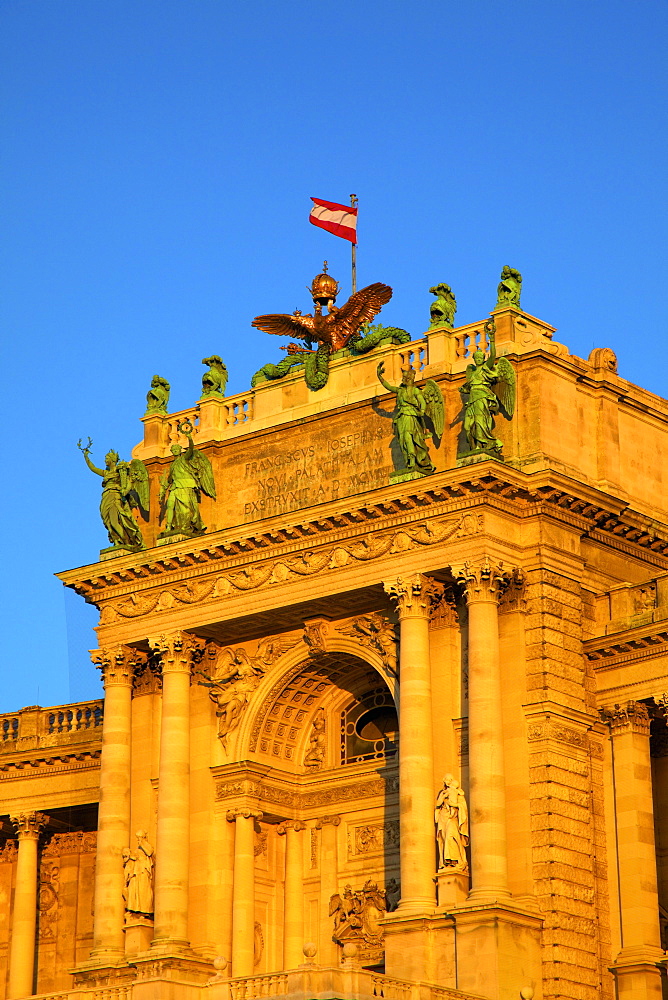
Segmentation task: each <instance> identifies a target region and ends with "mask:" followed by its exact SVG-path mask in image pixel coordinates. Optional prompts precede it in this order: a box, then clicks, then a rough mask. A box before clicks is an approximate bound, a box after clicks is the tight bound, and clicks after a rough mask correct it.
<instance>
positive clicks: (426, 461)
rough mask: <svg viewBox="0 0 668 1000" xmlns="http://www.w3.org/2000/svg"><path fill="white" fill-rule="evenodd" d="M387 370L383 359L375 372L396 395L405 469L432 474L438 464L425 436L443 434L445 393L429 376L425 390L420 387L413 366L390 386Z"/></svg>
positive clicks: (396, 422)
mask: <svg viewBox="0 0 668 1000" xmlns="http://www.w3.org/2000/svg"><path fill="white" fill-rule="evenodd" d="M384 371H385V365H384V364H383V362H382V361H381V362H380V364H379V365H378V367H377V368H376V374H377V376H378V381H379V382H380V383H381V385H382V386H383V387H384V388H385V389H387V391H388V392H393V393H394V394H395V396H396V397H397V403H396V409H395V413H394V418H393V421H392V423H393V425H394V430H395V434H396V435H397V439H398V441H399V447H400V448H401V454H402V455H403V459H404V462H405V463H406V468H407V469H409V470H411V471H415V472H421V473H423V475H429V474H430V473H432V472H435V471H436V466H435V465H434V463H433V462H432V460H431V458H430V456H429V449H428V448H427V444H426V439H427V438H428V437H432V438H440V437H441V434H442V433H443V424H444V407H443V394H442V392H441V390H440V389H439V387H438V386H437V384H436V383H435V382H434V381H432V379H427V381H426V382H425V386H424V389H420V388H419V387H418V386H417V385H416V384H415V371H414V369H413V368H411V367H410V366H409V367H408V368H403V369H402V375H401V385H390V383H389V382H387V381H386V380H385V379H384V378H383V372H384Z"/></svg>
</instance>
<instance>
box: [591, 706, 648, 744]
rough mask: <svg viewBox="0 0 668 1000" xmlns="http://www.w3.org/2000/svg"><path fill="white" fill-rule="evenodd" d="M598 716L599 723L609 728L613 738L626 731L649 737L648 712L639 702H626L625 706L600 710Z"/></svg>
mask: <svg viewBox="0 0 668 1000" xmlns="http://www.w3.org/2000/svg"><path fill="white" fill-rule="evenodd" d="M600 715H601V721H602V722H605V723H607V724H608V725H609V726H610V732H611V733H612V735H613V736H619V735H620V734H621V733H623V732H628V731H631V732H634V733H641V734H642V735H643V736H649V724H650V717H649V711H648V709H647V705H644V704H643V703H642V702H641V701H627V702H626V704H625V705H612V706H609V707H606V708H602V709H601V711H600Z"/></svg>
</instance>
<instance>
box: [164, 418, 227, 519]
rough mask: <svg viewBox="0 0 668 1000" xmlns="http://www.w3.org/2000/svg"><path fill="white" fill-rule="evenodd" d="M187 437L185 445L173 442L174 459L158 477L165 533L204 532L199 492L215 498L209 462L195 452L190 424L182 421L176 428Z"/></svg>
mask: <svg viewBox="0 0 668 1000" xmlns="http://www.w3.org/2000/svg"><path fill="white" fill-rule="evenodd" d="M178 429H179V431H180V432H181V434H185V436H186V437H187V439H188V446H187V448H185V449H184V448H182V447H181V445H180V444H173V445H172V448H171V452H172V455H173V456H174V461H173V462H172V464H171V465H170V467H169V471H168V472H167V473H166V474H165V475H164V476H163V477H162V478H161V480H160V502H161V504H163V516H164V519H165V534H168V533H170V532H178V533H179V534H182V535H188V536H190V537H192V536H193V535H201V534H202V533H203V532H205V531H206V527H205V525H204V523H203V521H202V515H201V514H200V511H199V504H200V500H201V495H202V493H206V495H207V496H208V497H211V498H212V499H213V500H215V499H216V486H215V483H214V479H213V470H212V468H211V462H210V461H209V459H208V458H207V457H206V455H204V454H203V453H202V452H201V451H195V446H194V444H193V437H192V431H193V427H192V424H191V423H190V421H189V420H184V421H182V422H181V423H180V424H179V427H178Z"/></svg>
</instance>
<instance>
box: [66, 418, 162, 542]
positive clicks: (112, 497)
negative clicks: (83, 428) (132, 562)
mask: <svg viewBox="0 0 668 1000" xmlns="http://www.w3.org/2000/svg"><path fill="white" fill-rule="evenodd" d="M77 447H78V448H79V450H80V451H81V452H82V454H83V457H84V459H85V460H86V465H87V466H88V468H89V469H90V471H91V472H94V473H95V475H96V476H101V477H102V497H101V498H100V517H101V518H102V523H103V524H104V526H105V528H106V529H107V534H108V536H109V542H110V543H111V546H112V547H113V548H124V549H135V550H138V549H143V548H144V539H143V538H142V533H141V531H140V528H139V525H138V524H137V522H136V521H135V519H134V517H133V516H132V511H133V509H136V510H139V511H141V513H142V516H143V517H144V519H147V518H148V505H149V483H148V472H147V469H146V466H145V465H144V463H143V462H142V461H140V460H139V459H138V458H133V459H132V461H131V462H121V461H119V458H118V452H117V451H113V449H112V450H111V451H108V452H107V454H106V455H105V459H104V469H98V467H97V466H96V465H94V464H93V463H92V462H91V459H90V450H91V448H92V447H93V442H92V441H91V439H90V438H88V444H86V445H82V443H81V439H79V442H78V444H77Z"/></svg>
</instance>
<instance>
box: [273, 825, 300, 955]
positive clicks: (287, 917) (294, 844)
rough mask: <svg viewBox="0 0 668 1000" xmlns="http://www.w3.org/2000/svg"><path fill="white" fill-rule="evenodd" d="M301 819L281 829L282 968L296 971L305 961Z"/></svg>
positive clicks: (279, 829) (280, 827)
mask: <svg viewBox="0 0 668 1000" xmlns="http://www.w3.org/2000/svg"><path fill="white" fill-rule="evenodd" d="M304 829H306V828H305V826H304V824H303V823H300V822H299V820H286V821H285V822H284V823H281V825H280V826H279V827H278V830H277V833H278V835H279V837H283V836H284V837H285V893H284V895H285V901H284V909H283V969H284V970H285V971H287V970H288V969H296V968H297V966H298V965H301V963H302V962H303V960H304V954H303V947H304V865H303V850H304V849H303V846H302V838H301V832H302V830H304Z"/></svg>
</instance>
